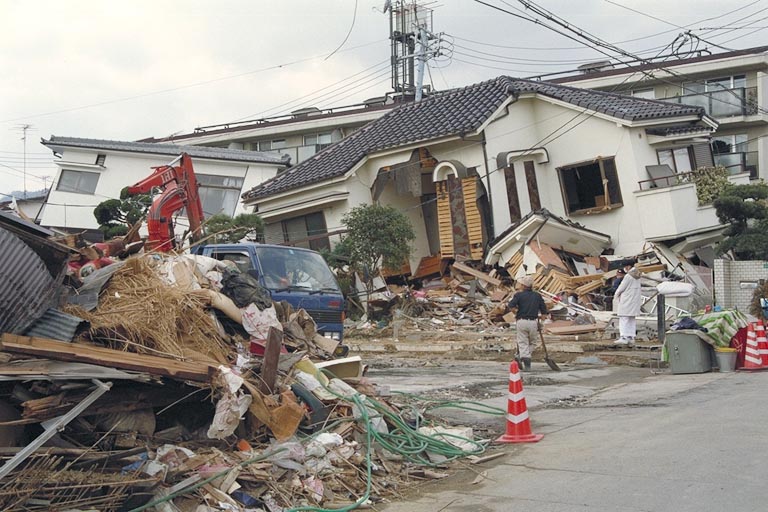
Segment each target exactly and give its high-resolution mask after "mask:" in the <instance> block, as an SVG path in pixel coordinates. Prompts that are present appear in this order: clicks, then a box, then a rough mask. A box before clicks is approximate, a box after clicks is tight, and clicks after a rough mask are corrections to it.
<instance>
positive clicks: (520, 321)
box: [509, 276, 547, 371]
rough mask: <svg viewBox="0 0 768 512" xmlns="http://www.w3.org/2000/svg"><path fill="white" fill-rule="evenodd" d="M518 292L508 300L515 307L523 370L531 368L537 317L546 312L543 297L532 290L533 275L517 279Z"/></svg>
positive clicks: (537, 329) (537, 324)
mask: <svg viewBox="0 0 768 512" xmlns="http://www.w3.org/2000/svg"><path fill="white" fill-rule="evenodd" d="M517 287H518V290H519V291H518V292H517V293H516V294H515V296H514V297H512V300H511V301H509V308H510V309H514V308H517V312H516V314H515V317H516V322H515V325H516V327H517V347H518V351H519V353H520V361H521V362H522V364H523V370H525V371H528V370H530V369H531V352H533V349H534V347H535V346H536V340H537V339H538V337H539V317H540V316H543V315H546V314H547V306H546V304H544V298H543V297H542V296H541V295H540V294H539V293H537V292H535V291H533V277H531V276H523V277H521V278H520V279H518V280H517Z"/></svg>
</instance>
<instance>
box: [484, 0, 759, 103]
mask: <svg viewBox="0 0 768 512" xmlns="http://www.w3.org/2000/svg"><path fill="white" fill-rule="evenodd" d="M475 1H476V2H481V3H485V2H482V1H481V0H475ZM501 1H502V2H504V3H505V4H506V3H507V2H505V1H504V0H501ZM518 2H520V3H521V4H523V6H525V7H526V9H529V10H531V11H532V12H534V13H535V14H537V15H539V16H542V17H544V18H545V19H547V20H548V21H551V22H554V23H556V24H558V25H559V26H561V27H563V28H564V29H566V30H568V31H570V32H573V33H574V34H576V36H578V37H580V38H581V39H584V40H585V41H588V42H589V43H591V45H592V46H590V45H587V46H590V47H591V48H593V49H594V50H596V51H598V52H600V53H602V54H604V55H606V56H608V57H611V55H610V54H609V53H607V52H606V51H605V50H610V51H613V52H616V53H619V54H621V55H622V56H625V57H629V58H631V59H635V60H636V61H638V62H641V63H642V64H645V65H648V66H651V67H652V69H654V70H660V71H665V72H666V73H668V74H669V75H672V76H675V77H678V78H688V76H687V75H684V74H682V73H678V72H676V71H673V70H670V69H669V68H666V67H664V66H660V65H658V64H656V63H654V62H652V59H643V58H641V57H638V56H637V55H634V54H632V53H630V52H628V51H626V50H624V49H622V48H619V47H618V46H616V45H614V44H611V43H608V42H606V41H604V40H602V39H600V38H599V37H597V36H594V35H593V34H590V33H589V32H587V31H586V30H583V29H581V28H579V27H577V26H575V25H573V24H570V23H568V22H567V21H566V20H564V19H562V18H561V17H559V16H557V15H556V14H554V13H552V12H550V11H548V10H546V9H544V8H543V7H541V6H539V5H537V4H536V3H534V2H531V1H527V0H518ZM495 8H496V9H498V10H501V11H503V12H508V13H509V11H506V10H505V9H501V8H499V7H495ZM518 10H519V9H518ZM510 14H512V15H513V16H515V17H520V16H518V15H516V14H514V13H510ZM536 22H537V24H540V25H542V26H544V27H547V28H549V29H550V30H553V31H554V32H557V33H559V34H562V31H560V30H558V29H555V28H553V27H551V26H549V25H547V24H546V23H543V22H541V20H538V19H537V20H536ZM613 58H615V57H613ZM616 60H617V61H619V62H620V63H621V64H624V65H625V66H627V68H629V69H632V68H636V69H637V70H638V71H639V72H641V73H643V74H644V75H646V76H647V77H649V78H651V79H655V80H659V81H662V82H665V83H668V84H670V85H674V86H675V87H682V89H683V90H688V91H689V92H692V93H694V94H695V93H697V92H698V91H695V90H693V89H690V88H686V87H685V84H684V83H683V84H676V83H674V82H670V81H668V80H665V79H664V78H662V77H658V76H655V75H654V74H653V73H650V72H648V71H646V70H644V69H642V68H639V67H636V66H632V65H630V64H628V63H626V62H624V61H621V60H620V59H616ZM702 83H703V82H702ZM724 90H726V91H729V92H730V94H731V95H733V96H734V97H735V98H736V99H738V100H741V98H739V97H738V96H737V94H736V93H735V92H733V91H732V90H731V89H724ZM710 97H711V99H712V100H715V101H719V102H721V103H725V104H727V105H731V106H739V107H742V106H743V105H742V104H736V103H731V102H728V101H725V100H723V99H721V98H718V97H715V96H710ZM757 109H758V111H760V112H763V113H765V112H766V111H765V109H763V108H762V107H760V106H758V107H757Z"/></svg>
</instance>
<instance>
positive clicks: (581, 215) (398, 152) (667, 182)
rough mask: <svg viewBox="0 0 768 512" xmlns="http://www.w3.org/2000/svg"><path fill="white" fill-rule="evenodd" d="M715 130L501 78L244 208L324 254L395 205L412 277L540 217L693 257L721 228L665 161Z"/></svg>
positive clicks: (701, 115)
mask: <svg viewBox="0 0 768 512" xmlns="http://www.w3.org/2000/svg"><path fill="white" fill-rule="evenodd" d="M716 126H717V123H716V122H715V121H714V120H713V119H712V118H710V117H709V116H708V115H707V114H706V113H705V111H704V109H703V108H701V107H696V106H688V105H681V104H675V103H667V102H662V101H656V100H647V99H642V98H636V97H630V96H625V95H619V94H612V93H608V92H599V91H592V90H582V89H575V88H571V87H568V86H563V85H556V84H550V83H546V82H534V81H528V80H520V79H513V78H510V77H504V76H502V77H498V78H496V79H493V80H489V81H486V82H482V83H479V84H474V85H471V86H468V87H464V88H461V89H456V90H451V91H446V92H442V93H437V94H435V95H433V96H430V97H429V98H426V99H424V100H423V101H421V102H419V103H413V104H407V105H403V106H401V107H399V108H396V109H394V110H392V111H391V112H389V113H387V114H386V115H384V116H383V117H381V118H380V119H377V120H375V121H373V122H371V123H369V124H368V125H366V126H364V127H363V128H361V129H360V130H358V131H356V132H355V133H353V134H351V135H350V136H348V137H347V138H345V139H343V140H341V141H339V142H337V143H335V144H332V145H331V146H329V147H327V148H326V149H324V150H323V151H321V152H320V153H318V154H316V155H314V156H313V157H311V158H309V159H307V160H305V161H303V162H301V163H300V164H299V165H296V166H294V167H292V168H290V169H288V170H287V171H285V172H283V173H280V174H279V175H278V176H276V177H275V178H273V179H271V180H269V181H267V182H264V183H262V184H260V185H258V186H256V187H254V188H253V189H251V190H250V191H248V192H246V193H245V194H244V195H243V200H244V202H245V203H246V204H247V205H251V206H253V207H254V211H256V212H257V213H258V214H259V215H260V216H262V217H263V218H264V219H265V221H266V224H267V226H266V233H267V237H268V238H269V239H270V240H277V239H279V240H283V239H284V238H282V237H283V235H284V234H285V233H287V232H290V231H292V230H294V228H293V227H294V226H296V225H304V226H306V227H307V230H309V226H310V225H311V227H312V229H311V232H312V234H313V239H315V240H317V239H319V238H323V237H325V242H324V244H326V246H327V245H330V244H331V243H332V242H333V239H332V238H333V236H335V234H336V232H337V231H338V226H341V217H342V215H343V214H344V212H346V211H348V210H349V209H350V208H352V207H354V206H357V205H359V204H370V203H373V202H377V203H380V204H384V205H391V206H394V207H396V208H397V209H399V210H400V211H402V212H404V213H405V214H406V215H407V216H408V218H409V219H410V221H411V223H412V225H413V226H414V229H415V231H416V235H417V238H416V242H415V244H414V253H413V256H412V258H411V261H410V269H406V270H409V272H410V274H411V275H412V276H416V277H419V273H418V271H417V269H418V268H419V266H420V263H421V262H422V260H423V259H424V258H438V259H455V260H458V261H464V260H475V261H479V260H481V259H483V257H484V256H486V248H487V247H488V244H489V243H490V242H491V241H493V240H498V239H499V237H500V236H501V235H502V234H503V233H505V232H506V230H507V229H508V228H509V227H510V226H513V225H515V224H516V223H518V222H519V221H520V220H522V219H523V218H525V217H526V216H527V215H528V214H530V213H531V212H534V211H538V210H540V209H546V210H547V211H549V212H551V213H552V214H553V215H555V216H557V217H560V218H562V219H565V220H567V221H569V222H576V223H578V224H580V225H582V226H583V227H584V228H585V229H587V230H590V231H594V232H598V233H603V234H605V235H606V236H608V237H610V240H611V244H610V247H611V249H613V252H614V254H616V255H636V254H640V253H643V252H645V251H647V250H648V248H649V244H650V243H653V244H659V245H665V246H667V247H669V248H674V246H680V250H679V251H677V254H686V255H689V256H695V254H694V253H695V251H697V250H698V249H699V248H701V247H707V246H708V245H711V243H712V239H713V237H715V238H716V237H717V236H719V232H720V230H721V229H722V227H721V226H720V224H719V222H718V221H717V218H716V215H715V213H714V208H713V207H712V206H711V205H699V204H698V200H697V195H696V187H695V183H693V182H692V181H691V179H690V177H689V176H687V175H684V174H678V173H677V171H675V170H674V169H672V168H670V167H669V166H668V165H665V164H664V158H665V156H664V155H666V153H667V152H669V151H673V152H676V153H675V154H677V153H680V155H682V154H683V153H684V154H685V155H687V156H688V158H689V159H690V162H689V163H690V167H691V168H693V169H695V168H699V167H711V166H712V165H713V163H714V161H713V158H712V153H711V149H710V147H709V143H708V137H709V134H710V133H711V132H712V130H714V129H715V127H716ZM561 132H562V133H561ZM681 169H682V167H681ZM729 179H730V180H731V181H732V182H734V183H742V182H747V181H748V179H749V176H748V175H742V174H735V175H732V176H730V178H729ZM305 231H306V230H305ZM307 232H309V231H307ZM672 252H675V251H674V250H673V251H672ZM691 261H693V262H694V263H696V264H698V263H699V259H698V256H696V257H695V258H693V259H692V260H691ZM672 266H676V263H674V264H673V265H672Z"/></svg>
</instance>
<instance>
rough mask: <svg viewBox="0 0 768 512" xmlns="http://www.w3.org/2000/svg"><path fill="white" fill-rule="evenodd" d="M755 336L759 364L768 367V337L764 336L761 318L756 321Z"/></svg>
mask: <svg viewBox="0 0 768 512" xmlns="http://www.w3.org/2000/svg"><path fill="white" fill-rule="evenodd" d="M755 337H756V338H757V352H758V354H760V361H761V365H762V366H763V367H764V368H768V338H766V337H765V325H764V324H763V321H762V320H758V321H757V326H755Z"/></svg>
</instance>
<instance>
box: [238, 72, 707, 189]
mask: <svg viewBox="0 0 768 512" xmlns="http://www.w3.org/2000/svg"><path fill="white" fill-rule="evenodd" d="M525 93H536V94H541V95H543V96H547V97H550V98H553V99H557V100H560V101H565V102H567V103H571V104H573V105H576V106H579V107H583V108H589V109H591V110H595V111H597V112H601V113H604V114H607V115H610V116H614V117H618V118H621V119H627V120H630V121H634V120H640V119H664V118H673V117H680V116H691V115H695V116H698V117H699V118H701V116H703V115H704V113H705V112H704V109H703V108H702V107H695V106H688V105H680V104H675V103H666V102H663V101H657V100H648V99H643V98H634V97H631V96H624V95H620V94H613V93H609V92H602V91H594V90H591V89H578V88H575V87H569V86H566V85H559V84H553V83H548V82H537V81H532V80H524V79H518V78H511V77H508V76H500V77H498V78H494V79H492V80H488V81H485V82H481V83H478V84H474V85H470V86H467V87H463V88H460V89H454V90H450V91H445V92H441V93H437V94H434V95H432V96H429V97H428V98H426V99H424V100H423V101H421V102H419V103H409V104H405V105H403V106H401V107H398V108H396V109H394V110H392V111H391V112H389V113H387V114H386V115H384V116H382V117H381V118H379V119H377V120H375V121H372V122H371V123H369V124H367V125H365V126H364V127H362V128H361V129H360V130H358V131H356V132H355V133H353V134H351V135H350V136H349V137H347V138H345V139H342V140H341V141H339V142H337V143H336V144H333V145H331V146H329V147H328V148H326V149H324V150H323V151H321V152H319V153H317V154H316V155H314V156H313V157H312V158H309V159H308V160H305V161H303V162H301V163H300V164H298V165H296V166H294V167H292V168H291V169H289V170H288V171H285V172H283V173H281V174H279V175H277V176H276V177H274V178H273V179H271V180H268V181H265V182H264V183H261V184H260V185H258V186H256V187H254V188H253V189H251V190H250V191H248V192H246V193H244V194H243V198H244V199H245V200H255V199H259V198H263V197H268V196H271V195H274V194H278V193H281V192H285V191H288V190H292V189H295V188H298V187H303V186H306V185H310V184H313V183H318V182H320V181H325V180H327V179H331V178H335V177H338V176H342V175H343V174H345V173H346V172H347V171H349V170H350V169H352V167H354V166H355V164H357V163H358V162H359V161H360V160H362V159H363V158H364V157H365V156H366V155H370V154H372V153H375V152H377V151H381V150H384V149H389V148H393V147H397V146H402V145H406V144H412V143H414V142H418V141H422V140H433V139H439V138H442V137H448V136H455V135H460V134H464V133H469V132H473V131H475V130H477V129H478V128H479V127H480V126H481V125H482V124H483V122H485V121H486V120H487V119H489V118H490V117H491V116H492V115H493V113H494V112H496V110H497V109H498V108H499V107H500V106H501V105H502V104H503V103H504V101H506V100H507V99H508V98H510V97H511V96H518V95H520V94H525Z"/></svg>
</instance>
